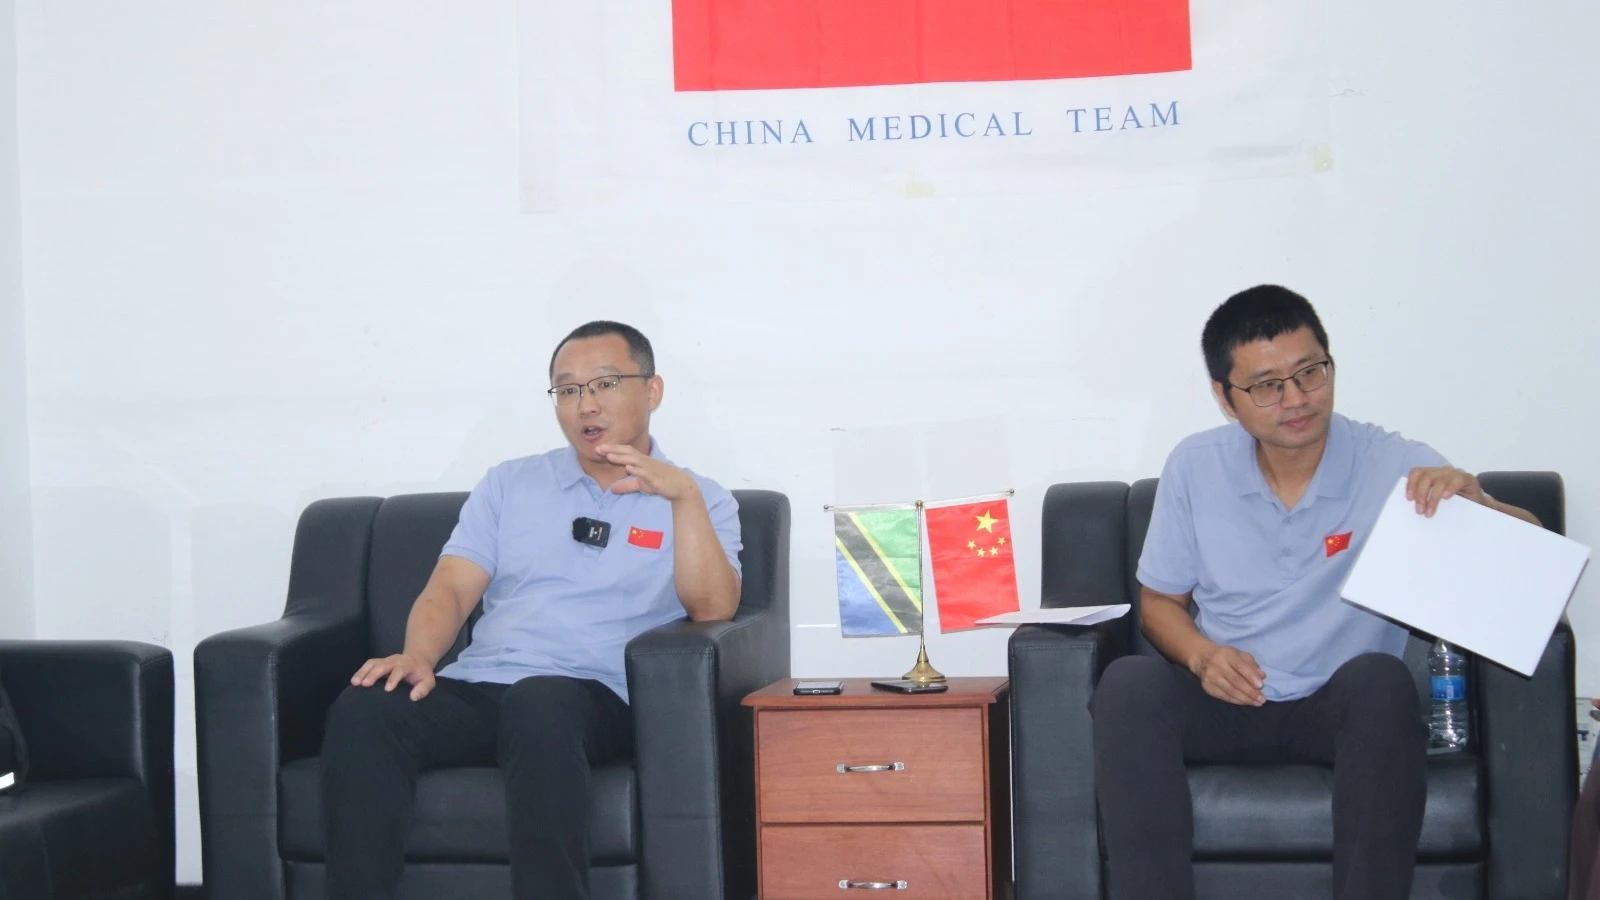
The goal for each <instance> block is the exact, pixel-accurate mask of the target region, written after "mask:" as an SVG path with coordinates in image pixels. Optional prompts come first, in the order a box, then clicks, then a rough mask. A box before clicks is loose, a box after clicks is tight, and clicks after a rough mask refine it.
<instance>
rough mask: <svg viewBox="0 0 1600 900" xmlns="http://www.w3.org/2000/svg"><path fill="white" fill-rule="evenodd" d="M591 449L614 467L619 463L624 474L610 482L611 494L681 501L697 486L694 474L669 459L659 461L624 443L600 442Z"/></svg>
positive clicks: (697, 488) (696, 489) (697, 487)
mask: <svg viewBox="0 0 1600 900" xmlns="http://www.w3.org/2000/svg"><path fill="white" fill-rule="evenodd" d="M594 449H595V452H597V453H599V454H600V455H601V456H603V457H605V458H606V461H607V462H609V463H611V464H612V465H614V466H622V467H623V469H624V470H625V471H626V472H627V473H628V477H627V478H623V479H621V480H619V481H617V482H616V483H614V484H612V485H611V492H612V493H614V494H632V493H636V492H643V493H646V494H654V495H656V496H657V497H661V498H663V499H665V500H668V501H675V500H681V499H683V498H684V497H687V496H690V495H692V494H693V493H694V492H695V491H698V490H699V489H700V486H699V485H697V484H695V481H694V476H692V475H690V474H689V473H688V472H685V471H684V470H682V469H680V468H678V467H677V466H675V465H673V464H672V463H669V462H662V461H661V460H659V459H655V458H653V457H650V456H646V455H645V454H643V453H640V452H639V451H638V450H636V449H634V448H633V447H630V446H628V445H627V444H601V445H600V446H598V447H596V448H594Z"/></svg>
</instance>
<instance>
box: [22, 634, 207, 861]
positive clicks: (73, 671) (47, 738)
mask: <svg viewBox="0 0 1600 900" xmlns="http://www.w3.org/2000/svg"><path fill="white" fill-rule="evenodd" d="M0 671H3V672H4V678H5V685H6V693H7V694H8V695H10V697H11V702H12V703H13V704H14V705H15V707H16V714H17V724H18V725H19V726H20V727H21V729H22V737H23V740H24V741H26V742H27V743H28V751H29V755H30V757H31V769H30V771H29V778H30V779H33V780H37V781H61V780H67V779H74V778H103V777H118V776H120V777H130V778H136V779H138V780H139V781H140V782H141V783H143V784H144V788H145V792H146V794H147V795H148V797H149V800H150V811H151V814H152V820H153V821H154V822H155V826H156V828H157V834H156V835H155V838H154V840H153V841H152V843H153V844H154V846H155V847H156V848H157V854H158V860H159V869H158V870H157V873H158V874H159V875H160V878H161V879H162V882H163V883H165V884H171V883H172V880H173V877H174V866H173V846H174V841H175V838H174V831H173V792H172V777H173V775H172V725H173V712H172V700H173V688H172V653H171V652H169V651H168V650H167V649H166V648H164V647H157V646H154V645H151V644H140V643H135V642H132V641H0Z"/></svg>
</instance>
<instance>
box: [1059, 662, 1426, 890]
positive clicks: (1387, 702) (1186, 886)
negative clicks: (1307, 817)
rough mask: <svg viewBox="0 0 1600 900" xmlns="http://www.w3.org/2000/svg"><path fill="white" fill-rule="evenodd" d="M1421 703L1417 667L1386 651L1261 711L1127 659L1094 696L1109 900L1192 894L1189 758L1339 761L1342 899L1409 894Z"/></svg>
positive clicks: (1417, 819) (1337, 883) (1164, 668)
mask: <svg viewBox="0 0 1600 900" xmlns="http://www.w3.org/2000/svg"><path fill="white" fill-rule="evenodd" d="M1420 704H1421V701H1420V700H1419V698H1418V696H1417V688H1416V684H1415V683H1414V682H1413V681H1412V678H1411V671H1410V670H1409V669H1408V668H1406V665H1405V663H1403V662H1401V661H1400V660H1399V659H1397V658H1395V657H1393V656H1387V655H1384V654H1377V653H1369V654H1366V655H1363V656H1358V657H1356V658H1355V659H1352V660H1350V661H1349V662H1347V663H1345V664H1344V665H1343V666H1341V667H1340V668H1339V670H1338V671H1337V672H1335V673H1334V674H1333V677H1332V678H1330V679H1329V680H1328V683H1327V684H1325V685H1323V686H1322V688H1321V689H1319V690H1318V691H1317V692H1316V693H1314V694H1312V695H1311V696H1309V697H1305V698H1303V699H1300V700H1292V701H1287V702H1281V703H1275V702H1268V703H1267V704H1266V705H1265V706H1260V707H1250V706H1237V705H1234V704H1232V703H1228V702H1226V701H1223V700H1218V699H1216V698H1214V697H1212V696H1211V695H1209V694H1207V693H1206V692H1205V690H1204V689H1202V688H1201V686H1200V681H1199V679H1197V678H1196V677H1195V676H1194V675H1192V674H1190V672H1189V671H1188V670H1187V669H1185V668H1183V667H1181V666H1176V665H1173V664H1171V663H1168V662H1166V661H1165V660H1161V659H1156V658H1153V657H1147V656H1130V657H1123V658H1121V659H1118V660H1116V661H1115V662H1113V663H1112V664H1111V665H1109V666H1107V667H1106V671H1105V674H1104V675H1102V676H1101V678H1100V684H1099V687H1098V688H1096V690H1095V694H1094V699H1093V700H1092V701H1091V702H1090V710H1091V712H1092V713H1093V717H1094V767H1095V771H1094V781H1095V791H1096V794H1097V795H1098V800H1099V804H1100V821H1101V831H1102V835H1103V838H1104V840H1105V845H1106V847H1105V849H1106V856H1107V868H1108V873H1107V879H1108V882H1109V887H1110V891H1109V895H1110V897H1111V898H1113V900H1134V898H1137V900H1156V898H1183V900H1189V898H1193V897H1194V873H1193V870H1192V868H1191V865H1190V859H1191V856H1192V854H1193V848H1194V809H1193V806H1192V801H1191V798H1190V796H1189V782H1188V779H1187V777H1186V776H1185V773H1184V764H1185V763H1275V762H1294V763H1322V764H1331V765H1332V766H1333V895H1334V896H1335V897H1336V898H1340V900H1357V898H1359V900H1404V898H1406V897H1407V896H1409V895H1410V892H1411V879H1412V875H1413V873H1414V870H1415V867H1416V853H1417V840H1418V837H1419V836H1420V835H1421V833H1422V809H1423V803H1424V801H1425V800H1426V797H1427V785H1426V780H1425V779H1426V772H1427V752H1428V747H1427V730H1426V728H1425V727H1424V726H1423V723H1422V717H1421V705H1420Z"/></svg>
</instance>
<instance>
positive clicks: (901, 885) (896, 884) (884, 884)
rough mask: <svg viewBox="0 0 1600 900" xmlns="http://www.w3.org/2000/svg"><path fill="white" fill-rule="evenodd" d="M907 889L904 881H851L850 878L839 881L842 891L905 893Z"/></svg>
mask: <svg viewBox="0 0 1600 900" xmlns="http://www.w3.org/2000/svg"><path fill="white" fill-rule="evenodd" d="M905 889H906V883H905V882H904V881H851V880H850V879H848V878H841V879H839V890H841V891H903V890H905Z"/></svg>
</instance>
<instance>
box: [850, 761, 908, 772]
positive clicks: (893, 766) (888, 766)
mask: <svg viewBox="0 0 1600 900" xmlns="http://www.w3.org/2000/svg"><path fill="white" fill-rule="evenodd" d="M905 770H906V764H905V763H903V762H892V763H882V764H880V765H876V766H847V765H845V764H844V763H839V764H838V765H837V766H834V767H833V771H835V772H837V773H839V774H840V775H843V774H844V773H846V772H904V771H905Z"/></svg>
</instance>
